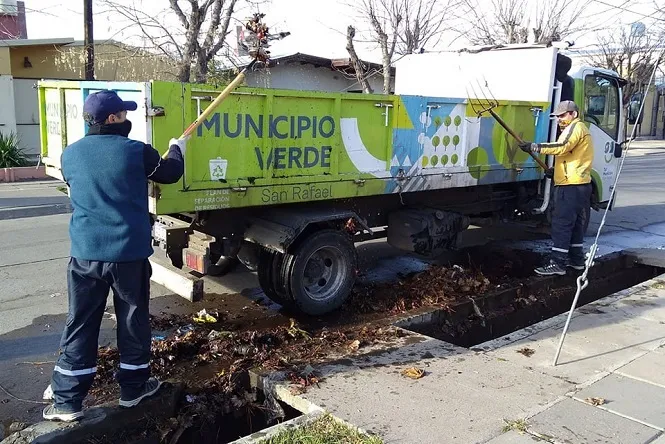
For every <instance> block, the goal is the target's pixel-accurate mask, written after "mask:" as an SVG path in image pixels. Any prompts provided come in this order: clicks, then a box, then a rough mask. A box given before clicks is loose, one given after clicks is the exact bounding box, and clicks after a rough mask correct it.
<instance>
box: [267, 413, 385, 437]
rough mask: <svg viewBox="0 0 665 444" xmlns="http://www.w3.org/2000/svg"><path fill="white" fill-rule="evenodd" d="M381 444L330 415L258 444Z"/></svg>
mask: <svg viewBox="0 0 665 444" xmlns="http://www.w3.org/2000/svg"><path fill="white" fill-rule="evenodd" d="M296 443H297V444H338V443H344V444H383V441H382V440H381V439H379V438H377V437H375V436H367V435H364V434H362V433H360V432H358V431H357V430H353V429H351V428H349V427H347V426H346V425H344V424H342V423H341V422H339V421H336V420H335V418H333V417H332V416H330V415H325V416H323V417H321V418H319V419H317V420H315V421H314V422H312V423H311V424H308V425H306V426H303V427H295V428H290V429H286V430H284V431H283V432H281V433H279V434H278V435H277V436H274V437H273V438H270V439H267V440H263V441H261V442H260V444H296Z"/></svg>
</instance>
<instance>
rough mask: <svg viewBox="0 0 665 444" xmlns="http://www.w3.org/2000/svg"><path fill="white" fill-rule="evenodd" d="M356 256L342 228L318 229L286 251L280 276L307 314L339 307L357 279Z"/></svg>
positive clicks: (300, 307) (298, 306)
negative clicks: (291, 252) (288, 252)
mask: <svg viewBox="0 0 665 444" xmlns="http://www.w3.org/2000/svg"><path fill="white" fill-rule="evenodd" d="M356 266H357V256H356V249H355V246H354V244H353V242H352V240H351V238H350V237H349V236H348V235H346V234H345V233H343V232H341V231H336V230H323V231H319V232H316V233H314V234H312V235H310V236H309V237H307V238H306V239H304V241H303V242H302V243H300V245H299V246H298V247H297V248H296V250H295V251H294V252H293V254H287V255H286V258H285V261H284V263H283V265H282V273H281V278H282V281H283V282H285V283H286V287H287V288H286V289H287V293H288V295H289V296H290V297H291V299H292V301H293V303H294V304H295V306H296V307H297V308H298V309H299V310H300V311H302V312H303V313H306V314H308V315H313V316H317V315H322V314H325V313H328V312H331V311H333V310H336V309H338V308H339V307H340V306H341V305H342V304H343V303H344V302H345V301H346V299H347V298H348V296H349V294H350V293H351V289H352V288H353V284H354V283H355V279H356Z"/></svg>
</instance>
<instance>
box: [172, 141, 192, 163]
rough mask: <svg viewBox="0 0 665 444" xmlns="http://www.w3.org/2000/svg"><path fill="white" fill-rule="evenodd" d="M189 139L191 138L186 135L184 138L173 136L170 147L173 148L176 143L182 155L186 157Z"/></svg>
mask: <svg viewBox="0 0 665 444" xmlns="http://www.w3.org/2000/svg"><path fill="white" fill-rule="evenodd" d="M187 139H189V137H185V138H182V139H176V138H173V139H171V140H170V141H169V148H171V147H172V146H174V145H175V146H177V147H178V149H179V150H180V154H182V157H183V158H184V157H185V151H187Z"/></svg>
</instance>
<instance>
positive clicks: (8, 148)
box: [0, 132, 28, 168]
mask: <svg viewBox="0 0 665 444" xmlns="http://www.w3.org/2000/svg"><path fill="white" fill-rule="evenodd" d="M18 144H19V140H18V136H16V134H14V133H10V134H9V135H6V134H3V133H1V132H0V168H13V167H21V166H25V165H26V164H27V163H28V159H27V156H26V155H25V152H24V151H23V150H22V149H21V148H19V146H18Z"/></svg>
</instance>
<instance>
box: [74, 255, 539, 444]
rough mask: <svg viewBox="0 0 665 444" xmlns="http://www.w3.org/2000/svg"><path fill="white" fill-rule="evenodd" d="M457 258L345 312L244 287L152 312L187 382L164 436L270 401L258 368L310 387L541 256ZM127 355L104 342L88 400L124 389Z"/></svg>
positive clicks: (171, 371)
mask: <svg viewBox="0 0 665 444" xmlns="http://www.w3.org/2000/svg"><path fill="white" fill-rule="evenodd" d="M481 253H483V254H481ZM478 258H480V259H478ZM457 259H458V260H457V261H456V263H447V264H438V265H433V266H431V267H430V268H429V269H428V270H426V271H424V272H422V273H417V274H413V275H410V276H404V277H403V278H402V279H400V280H399V281H398V282H393V283H389V284H381V285H371V286H366V287H357V288H355V289H354V291H353V293H352V295H351V296H350V299H349V301H347V303H346V304H345V306H344V308H343V309H342V310H339V311H338V312H337V313H334V314H331V315H329V316H324V317H320V318H317V319H312V318H306V317H302V316H296V319H291V318H290V317H289V316H288V313H275V312H273V311H271V310H269V309H267V308H266V307H265V306H263V305H262V304H260V303H256V302H251V301H248V299H246V298H242V297H238V296H237V295H235V296H225V295H207V296H206V300H205V301H204V302H201V303H196V304H189V303H187V304H182V303H176V302H173V303H172V304H171V305H172V306H164V307H162V310H161V312H159V313H158V314H156V315H154V316H152V318H151V325H152V328H153V334H154V337H153V343H152V351H153V358H152V361H151V371H152V374H153V375H154V376H156V377H158V378H160V379H162V380H166V379H172V380H179V381H183V382H185V383H186V384H187V393H186V395H185V399H184V400H183V402H182V406H181V408H180V411H179V415H178V417H177V418H171V419H170V420H169V421H165V422H163V423H160V424H157V425H156V429H157V430H159V431H160V433H159V435H160V438H159V441H161V442H173V443H177V442H182V443H184V442H191V441H189V440H185V438H184V436H185V435H186V434H183V438H181V439H178V436H176V435H178V434H182V433H183V430H189V429H204V428H205V427H206V426H210V425H211V424H216V423H217V422H218V421H219V417H220V415H229V414H239V412H245V413H246V412H250V411H253V410H256V409H258V410H263V411H265V409H266V408H269V406H266V405H265V404H263V405H262V404H261V403H260V402H259V401H257V394H256V393H255V392H254V391H253V390H252V389H251V388H250V387H249V377H248V371H249V370H250V369H253V368H262V369H264V370H284V371H285V373H286V375H287V379H288V380H289V381H290V382H291V383H292V384H294V386H295V390H296V391H298V392H302V391H305V390H307V389H308V388H309V387H310V386H312V385H317V384H318V383H320V382H321V381H320V380H319V378H318V377H317V375H316V373H315V372H314V371H313V366H315V365H316V364H318V363H321V362H324V361H326V360H327V359H330V356H331V355H336V356H340V357H341V356H344V355H348V354H351V353H357V352H362V349H363V348H365V347H368V346H370V345H373V344H376V343H379V342H383V343H390V342H393V341H395V340H396V339H397V338H399V337H400V336H404V335H406V334H408V333H405V332H404V331H403V330H401V329H396V328H393V327H390V324H391V323H392V321H393V320H394V318H395V317H396V316H397V315H400V314H403V313H406V312H409V311H412V310H416V309H424V308H425V307H430V308H433V309H434V308H439V309H445V310H451V311H452V310H453V309H454V308H453V307H454V306H455V305H456V304H458V303H460V302H461V301H468V300H469V297H477V296H479V295H482V294H486V293H490V292H493V291H496V290H497V289H500V288H504V287H506V286H510V285H514V284H515V282H516V280H519V279H520V277H521V276H522V275H526V274H529V275H530V273H531V270H532V265H533V262H534V259H533V256H529V255H522V254H519V255H518V254H515V253H510V252H503V253H496V254H495V255H487V254H486V250H483V251H467V252H465V253H463V254H461V255H460V256H459V257H458V258H457ZM529 261H531V262H529ZM203 309H205V310H206V312H207V313H208V314H209V315H211V316H212V317H214V319H215V321H216V322H212V323H195V322H194V320H193V316H194V315H195V314H196V313H198V312H200V310H203ZM118 363H119V356H118V352H117V350H116V349H111V348H106V349H100V351H99V363H98V372H97V377H96V379H95V383H94V386H93V388H92V390H91V392H90V396H89V397H88V400H87V401H86V404H87V405H95V404H99V403H102V402H105V401H108V400H111V399H114V398H116V397H117V395H118V389H117V384H115V381H114V376H115V371H116V369H117V368H118ZM242 414H244V413H242ZM153 430H154V429H153ZM141 433H143V434H145V431H144V432H141ZM139 435H140V434H139ZM190 435H191V433H190ZM137 437H138V435H137V436H133V437H132V439H134V438H137ZM113 439H116V440H117V439H118V437H115V438H113ZM123 439H124V438H123ZM174 439H175V440H174ZM187 439H195V440H196V439H198V440H200V439H201V436H198V437H196V438H187ZM109 442H110V441H109ZM125 442H129V441H125ZM219 442H223V441H219Z"/></svg>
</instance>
